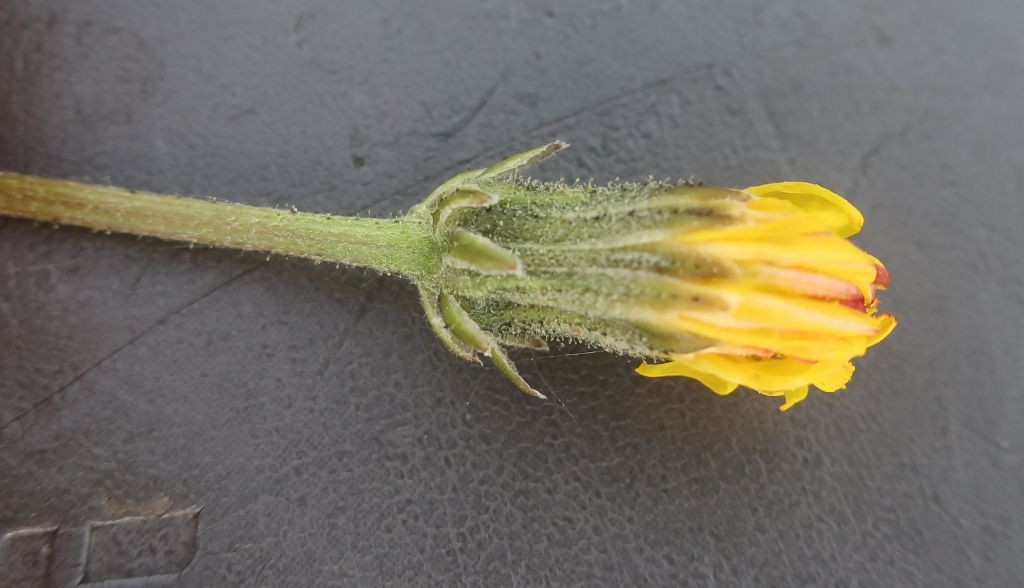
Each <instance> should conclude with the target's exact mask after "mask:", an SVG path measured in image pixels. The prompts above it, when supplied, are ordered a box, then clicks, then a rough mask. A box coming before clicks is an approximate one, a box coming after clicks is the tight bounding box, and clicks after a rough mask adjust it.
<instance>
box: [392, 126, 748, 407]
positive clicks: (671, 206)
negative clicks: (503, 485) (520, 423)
mask: <svg viewBox="0 0 1024 588" xmlns="http://www.w3.org/2000/svg"><path fill="white" fill-rule="evenodd" d="M566 146H567V145H566V144H565V143H562V142H554V143H550V144H548V145H545V146H543V147H538V148H536V149H531V150H529V151H525V152H523V153H520V154H517V155H513V156H512V157H509V158H507V159H505V160H503V161H501V162H499V163H497V164H495V165H492V166H491V167H488V168H482V169H476V170H471V171H467V172H464V173H462V174H459V175H457V176H455V177H454V178H452V179H451V180H449V181H447V182H445V183H444V184H443V185H442V186H441V187H439V188H438V189H437V190H435V191H434V192H433V193H432V194H431V195H430V196H429V197H428V198H427V199H426V200H425V201H424V202H423V203H421V204H420V205H418V206H416V207H415V208H413V209H412V210H411V211H410V212H409V215H408V217H407V218H408V219H410V220H418V221H420V222H425V223H430V224H431V226H432V227H433V232H432V234H433V238H434V242H435V245H436V247H437V249H438V255H437V259H438V260H439V261H438V267H437V268H436V271H435V272H433V273H426V274H424V275H421V276H420V277H419V278H418V279H417V285H418V287H419V290H420V297H421V299H422V301H423V307H424V309H425V310H426V314H427V318H428V321H429V322H430V325H431V327H432V328H433V329H434V332H435V333H436V334H437V336H438V337H439V338H440V339H441V341H442V342H443V343H444V344H445V346H447V347H448V349H450V350H451V351H452V352H453V353H454V354H456V355H457V356H459V357H461V358H463V359H467V360H470V361H479V359H478V356H479V355H483V356H485V357H488V358H490V360H491V361H492V362H493V363H494V364H495V365H496V366H497V367H498V368H499V369H500V370H501V371H502V372H503V373H504V374H505V375H506V376H507V377H508V378H509V379H510V380H511V381H512V382H513V383H515V385H516V386H517V387H519V389H520V390H523V391H524V392H526V393H528V394H532V395H535V396H540V393H539V392H537V390H535V389H534V388H532V387H531V386H530V385H529V384H527V383H526V382H525V381H524V380H523V378H522V377H521V376H520V375H519V373H518V372H517V370H516V368H515V365H514V364H513V363H512V362H511V360H510V359H509V357H508V355H507V354H506V352H505V349H504V348H505V347H506V346H515V347H528V348H533V349H545V348H546V347H547V344H546V341H549V340H558V341H570V342H580V343H586V344H590V345H593V346H596V347H599V348H602V349H605V350H608V351H612V352H617V353H622V354H626V355H629V356H633V357H638V358H669V357H671V356H672V355H673V354H683V353H690V352H693V351H697V350H700V349H703V348H705V347H707V346H709V345H710V344H711V343H712V342H711V341H709V340H707V339H705V338H703V337H699V336H696V335H692V334H689V333H686V332H683V331H680V330H679V329H674V328H669V327H667V326H666V327H663V326H662V325H661V324H660V323H661V322H662V321H661V320H660V317H661V316H663V315H664V312H665V311H666V310H668V309H669V308H672V309H680V308H691V309H693V308H702V307H706V308H708V309H715V308H721V307H723V306H724V301H722V300H721V299H719V298H717V297H716V296H714V295H709V294H708V293H707V292H706V291H703V290H700V289H698V288H695V287H694V286H692V284H691V283H689V282H687V281H685V280H683V279H681V278H701V277H715V276H720V275H724V274H726V273H727V272H728V271H729V269H728V268H727V267H725V266H722V265H721V264H719V263H717V262H716V261H715V260H714V259H710V258H706V257H703V256H701V255H699V254H696V253H693V252H690V251H687V250H686V249H685V248H684V247H682V246H677V245H674V244H673V243H672V236H673V235H675V234H678V233H679V232H680V231H693V230H698V229H703V228H714V227H719V226H727V225H729V224H732V223H735V222H736V219H737V216H738V214H739V213H740V210H739V208H738V205H741V204H742V203H743V202H745V201H746V200H747V199H748V198H749V197H748V196H747V195H746V194H744V193H743V192H740V191H736V190H729V189H725V188H717V187H704V186H698V185H694V184H692V183H678V184H672V183H663V182H648V183H644V184H638V183H616V184H610V185H608V186H601V187H597V186H593V185H591V184H586V185H584V184H575V185H567V184H564V183H560V182H559V183H544V182H539V181H536V180H528V179H526V180H524V179H520V178H519V177H518V176H517V174H516V172H517V171H519V170H521V169H523V168H524V167H527V166H529V165H532V164H535V163H537V162H539V161H541V160H543V159H544V158H546V157H548V156H549V155H551V154H553V153H556V152H558V151H560V150H561V149H563V148H565V147H566Z"/></svg>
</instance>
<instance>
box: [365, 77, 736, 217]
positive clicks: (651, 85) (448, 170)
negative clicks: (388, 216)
mask: <svg viewBox="0 0 1024 588" xmlns="http://www.w3.org/2000/svg"><path fill="white" fill-rule="evenodd" d="M721 69H722V68H721V66H719V65H716V64H713V63H703V64H697V65H695V66H693V67H691V68H686V70H684V71H682V72H679V73H677V74H676V75H671V76H666V77H662V78H657V79H654V80H651V81H650V82H646V83H644V84H641V85H639V86H634V87H633V88H630V89H629V90H627V91H624V92H621V93H618V94H615V95H613V96H610V97H608V98H605V99H603V100H599V101H598V102H595V103H593V104H589V105H587V106H584V107H583V108H580V109H578V110H574V111H571V112H569V113H567V114H563V115H560V116H557V117H555V118H553V119H551V120H548V121H546V122H543V123H541V124H539V125H537V126H535V127H533V128H531V129H529V130H527V131H524V132H522V133H520V136H521V137H522V136H532V135H535V134H537V133H545V132H550V131H553V130H554V129H556V128H557V127H558V126H559V125H562V124H564V123H566V122H569V121H571V120H574V119H577V118H580V117H581V116H585V115H587V114H591V113H594V112H598V111H601V110H602V109H605V108H608V107H611V106H615V105H616V104H619V103H621V102H623V101H626V100H628V99H630V98H632V97H633V96H636V95H637V94H643V93H645V92H651V91H656V90H659V89H661V88H663V87H665V86H667V85H669V84H671V83H673V82H676V81H679V80H681V79H683V78H686V77H692V76H694V75H695V74H694V72H698V73H702V74H707V73H709V72H710V73H713V72H715V71H717V70H721ZM497 87H498V86H497V85H496V86H495V87H494V88H492V93H493V91H494V90H496V89H497ZM481 104H482V105H481V106H480V109H481V110H482V109H483V106H485V105H486V100H485V101H484V102H482V103H481ZM467 126H468V123H467ZM514 145H515V143H514V142H510V143H503V144H501V145H499V146H497V147H494V148H492V149H488V150H485V151H482V152H478V153H476V154H474V155H471V156H469V157H466V158H463V159H460V160H458V161H456V162H455V163H452V164H450V165H448V166H447V167H445V168H443V169H442V170H441V171H439V172H431V173H429V174H427V175H424V176H421V177H420V178H419V179H417V180H415V181H414V182H412V183H411V184H409V185H408V186H406V187H404V188H401V189H399V190H397V191H396V192H393V193H392V194H390V195H388V196H384V197H382V198H378V199H377V200H374V201H372V202H370V203H368V204H366V205H365V206H364V207H363V209H362V210H364V211H366V210H369V209H370V208H372V207H374V206H377V205H378V204H380V203H382V202H387V201H388V200H392V199H394V198H398V197H401V196H403V195H405V194H408V193H410V192H413V191H416V190H418V189H419V188H420V187H421V186H422V185H423V184H425V183H427V182H431V181H433V182H434V183H440V182H441V181H443V180H442V178H443V179H447V178H448V177H450V176H451V175H453V174H454V173H456V172H458V171H462V170H463V169H466V166H468V165H469V164H470V163H472V162H473V161H477V160H480V159H484V158H487V157H499V156H500V155H502V154H505V155H507V152H508V151H509V150H510V149H512V148H513V146H514Z"/></svg>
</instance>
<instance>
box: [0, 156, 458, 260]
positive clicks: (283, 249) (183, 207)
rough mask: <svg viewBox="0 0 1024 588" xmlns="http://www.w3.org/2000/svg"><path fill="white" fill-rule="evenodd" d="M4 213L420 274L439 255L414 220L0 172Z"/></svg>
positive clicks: (422, 225) (425, 229) (426, 228)
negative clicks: (311, 211)
mask: <svg viewBox="0 0 1024 588" xmlns="http://www.w3.org/2000/svg"><path fill="white" fill-rule="evenodd" d="M0 215H8V216H14V217H20V218H26V219H32V220H36V221H43V222H51V223H58V224H67V225H76V226H80V227H87V228H90V229H95V230H100V231H111V232H117V233H129V234H132V235H143V236H147V237H158V238H161V239H169V240H173V241H185V242H189V243H195V244H200V245H210V246H213V247H227V248H231V249H244V250H250V251H266V252H270V253H277V254H280V255H291V256H297V257H305V258H309V259H316V260H322V261H330V262H336V263H344V264H349V265H357V266H364V267H370V268H373V269H376V270H379V271H382V272H386V273H399V274H404V275H406V276H409V277H411V278H414V279H415V278H419V277H421V276H424V275H430V274H432V273H433V271H434V268H435V266H436V264H437V263H438V261H437V257H438V255H437V252H436V246H435V245H434V242H433V240H432V238H431V231H430V227H429V226H428V225H426V224H425V223H421V222H418V221H415V220H411V219H390V220H387V219H368V218H355V217H345V216H331V215H324V214H309V213H302V212H292V211H287V210H276V209H272V208H260V207H255V206H246V205H243V204H231V203H226V202H215V201H210V200H200V199H196V198H183V197H179V196H165V195H160V194H152V193H148V192H140V191H136V190H126V189H123V188H113V187H109V186H97V185H93V184H83V183H80V182H70V181H65V180H52V179H46V178H38V177H34V176H26V175H21V174H14V173H5V172H0Z"/></svg>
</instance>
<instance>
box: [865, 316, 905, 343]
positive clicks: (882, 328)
mask: <svg viewBox="0 0 1024 588" xmlns="http://www.w3.org/2000/svg"><path fill="white" fill-rule="evenodd" d="M876 318H877V319H878V333H876V334H875V336H873V337H871V338H870V339H868V347H871V346H872V345H877V344H878V343H880V342H881V341H882V339H885V338H886V337H888V336H889V333H892V331H893V329H895V328H896V325H898V324H899V321H898V320H896V317H894V316H893V315H891V314H880V315H878V317H876Z"/></svg>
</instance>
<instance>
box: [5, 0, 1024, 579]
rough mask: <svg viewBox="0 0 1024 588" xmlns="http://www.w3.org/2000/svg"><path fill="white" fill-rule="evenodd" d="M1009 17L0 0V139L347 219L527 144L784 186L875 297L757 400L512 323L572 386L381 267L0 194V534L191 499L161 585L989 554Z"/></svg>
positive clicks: (1008, 389)
mask: <svg viewBox="0 0 1024 588" xmlns="http://www.w3.org/2000/svg"><path fill="white" fill-rule="evenodd" d="M1022 27H1024V5H1022V4H1021V2H1020V1H1019V0H1002V1H998V0H985V1H976V2H963V1H960V0H945V1H925V0H920V1H909V0H908V1H902V2H894V1H892V0H860V1H850V0H828V1H816V2H806V3H801V2H796V1H781V2H763V1H761V0H751V1H749V2H733V1H727V2H712V1H709V2H705V3H697V2H672V1H667V0H665V1H655V0H618V1H611V0H608V1H600V2H589V1H583V0H578V1H572V2H558V3H548V2H541V1H531V2H510V1H508V0H491V1H478V0H444V1H430V2H426V1H424V2H401V1H398V0H385V1H381V0H361V1H359V2H339V1H332V0H289V1H287V2H281V1H278V0H219V1H217V2H201V1H198V0H194V1H193V0H188V1H185V0H176V1H164V2H155V1H144V0H79V1H76V2H60V1H57V0H52V1H33V2H26V1H22V0H15V1H13V2H12V1H11V0H5V1H4V2H3V4H2V5H0V169H7V170H13V171H19V172H26V173H34V174H42V175H49V176H57V177H64V178H77V179H90V180H94V181H101V182H110V183H113V184H115V185H122V186H129V187H135V188H140V189H148V190H154V191H159V192H171V193H184V194H197V195H215V196H219V197H223V198H226V199H230V200H235V201H239V202H246V203H251V204H261V205H277V206H283V205H289V204H292V205H295V206H297V207H299V208H301V209H303V210H309V211H323V212H332V213H338V214H356V213H358V214H375V215H394V214H397V213H400V212H402V211H403V210H405V209H406V208H408V207H409V206H411V205H412V204H414V203H415V202H417V201H418V200H419V199H420V198H422V197H423V196H424V195H425V194H426V193H427V192H429V191H430V190H431V189H432V188H433V187H434V186H435V185H436V184H438V183H440V182H441V181H442V180H444V179H445V178H446V177H448V176H449V175H451V174H453V173H454V172H457V171H459V170H461V169H463V168H465V167H467V166H470V165H476V164H483V163H488V162H490V161H493V160H494V159H495V158H497V157H500V156H502V155H505V154H508V153H509V152H511V151H514V150H517V149H520V148H525V147H529V146H532V145H534V144H538V143H542V142H544V141H547V140H550V139H553V138H563V139H566V140H569V141H570V142H572V143H573V144H574V147H573V148H572V149H571V150H570V151H568V152H567V153H566V154H564V155H562V156H559V157H558V158H556V159H555V160H553V161H551V162H550V163H549V164H547V165H546V166H545V167H544V168H543V170H542V171H541V173H542V174H544V175H546V176H548V177H558V176H560V175H565V176H569V177H572V176H584V177H586V176H596V177H597V178H598V179H601V180H607V179H610V178H613V177H615V176H622V177H632V178H636V177H645V176H647V175H648V174H654V175H657V176H675V177H686V176H689V175H690V174H691V173H692V174H696V175H697V177H698V178H700V179H703V180H705V181H708V182H712V183H720V184H726V185H736V186H744V185H747V184H751V183H761V182H766V181H773V180H778V179H788V178H798V179H806V180H811V181H816V182H819V183H822V184H825V185H827V186H830V187H833V188H835V189H836V190H837V191H840V192H842V193H844V194H846V195H848V196H849V197H850V198H851V199H852V200H853V201H854V202H856V203H857V204H858V206H860V207H861V208H862V210H863V211H864V212H865V214H866V216H867V218H868V224H867V227H866V230H865V232H864V233H863V234H862V235H861V236H860V237H858V242H859V243H860V244H862V245H863V246H864V247H866V248H867V249H869V250H870V251H872V252H874V253H876V254H877V255H879V256H880V257H882V258H883V259H884V260H885V261H886V262H887V263H888V264H889V267H890V268H891V270H892V271H893V274H894V281H893V288H892V290H891V291H890V292H888V293H887V294H886V295H885V298H884V305H885V307H886V308H887V309H889V310H892V311H893V312H895V313H897V314H898V315H899V316H900V317H901V319H902V325H901V326H900V328H899V329H898V330H897V331H896V333H895V334H894V335H893V336H892V337H891V338H890V339H889V340H888V341H886V342H885V343H884V344H883V345H881V346H880V347H878V348H876V349H875V350H873V353H871V354H870V355H869V356H868V357H866V358H864V359H862V360H860V361H859V362H858V372H857V375H856V376H855V378H854V380H853V382H852V385H851V386H850V387H849V389H847V390H846V391H844V392H842V393H839V394H836V395H824V394H815V395H812V397H811V398H810V399H809V400H808V401H807V402H805V403H803V404H801V405H799V406H798V407H796V408H795V409H794V410H792V411H790V412H789V413H787V414H781V413H779V412H778V411H777V410H776V407H777V406H778V402H777V401H776V400H775V399H768V398H764V397H759V396H757V395H755V394H753V393H750V392H743V391H741V392H738V393H736V394H734V395H733V396H730V397H727V398H718V397H715V396H714V395H713V394H712V393H710V392H708V391H706V390H704V389H702V388H701V387H700V386H699V385H696V384H694V383H691V382H689V381H685V380H682V379H667V380H659V381H647V380H644V379H642V378H640V377H639V376H636V375H634V374H633V373H632V371H631V368H632V367H633V365H634V364H633V363H632V362H630V361H626V360H621V359H618V358H614V357H611V356H606V355H603V354H599V355H582V356H578V357H563V358H551V359H540V358H539V357H534V356H530V355H528V354H527V355H520V356H519V359H520V364H521V365H522V366H523V371H524V372H525V374H526V376H527V377H528V379H530V380H531V381H534V382H536V383H538V384H539V385H541V386H542V387H543V388H544V389H545V390H548V391H550V392H552V393H554V394H555V395H557V396H558V397H559V398H561V399H562V400H563V401H564V403H565V408H561V407H560V406H559V405H558V404H556V403H554V402H548V403H544V402H538V401H535V400H533V399H530V398H528V397H526V396H525V395H523V394H521V393H519V392H517V391H515V390H514V389H513V388H512V387H511V386H510V385H509V384H508V383H507V382H505V381H504V380H503V378H502V377H501V376H500V375H499V374H498V373H497V372H496V371H495V370H493V369H484V368H478V367H473V366H470V365H468V364H464V363H460V362H459V361H458V360H456V359H454V358H453V357H451V356H450V355H449V354H448V353H447V352H446V351H445V350H444V349H443V348H442V346H441V345H440V344H439V343H438V342H437V341H435V339H434V337H433V335H432V334H431V332H430V330H429V329H428V327H427V326H426V324H425V323H424V321H423V320H422V317H421V314H420V311H419V308H418V303H417V301H416V296H415V292H414V290H413V289H412V288H411V287H410V286H408V285H407V284H404V283H401V282H399V281H398V280H395V279H385V278H380V277H376V276H374V275H373V274H372V273H370V272H366V271H359V270H355V271H352V270H344V269H342V270H336V269H334V268H332V267H326V266H319V267H317V266H314V265H312V264H310V263H305V262H301V261H291V260H286V259H272V260H271V261H269V262H267V261H265V259H264V256H261V255H254V254H238V253H234V252H223V251H211V250H199V249H197V250H189V249H188V248H185V247H182V246H179V245H175V244H168V243H162V242H157V241H153V240H142V241H140V240H137V239H134V238H130V237H123V236H103V235H94V234H91V233H89V232H88V231H83V230H77V229H60V230H53V229H52V228H50V227H41V226H34V225H33V224H32V223H29V222H23V221H13V220H0V423H2V424H3V428H2V433H0V534H2V533H3V532H5V531H8V530H12V529H20V528H24V527H32V526H46V525H59V526H60V529H61V532H62V533H64V532H68V533H70V532H71V531H68V530H70V529H75V528H81V527H82V526H83V525H85V524H87V523H89V522H90V521H102V520H108V519H111V518H115V517H118V516H122V515H125V514H147V513H149V514H152V513H160V512H164V511H167V510H170V511H180V510H188V509H194V508H197V507H199V508H202V511H201V514H200V515H199V523H198V524H199V536H198V551H197V552H196V554H195V558H194V560H193V561H192V562H191V564H190V565H189V566H188V567H187V568H186V570H185V571H184V572H183V573H182V574H181V575H180V577H177V578H173V577H172V578H171V579H170V580H168V582H170V583H175V582H176V583H178V584H180V585H183V586H235V585H245V586H249V585H265V586H286V585H287V586H355V585H399V586H400V585H472V586H482V585H491V586H494V585H520V586H527V585H547V584H559V585H562V584H566V585H573V584H574V585H585V586H595V585H632V584H640V585H679V584H692V585H721V586H732V585H765V586H782V585H814V586H823V585H837V586H848V585H862V586H955V585H975V586H1010V585H1019V584H1020V583H1021V582H1022V580H1024V558H1022V557H1021V554H1022V553H1024V470H1022V465H1024V464H1022V458H1024V428H1022V424H1024V403H1022V392H1021V383H1020V375H1019V374H1020V370H1021V367H1022V365H1024V355H1022V352H1021V344H1020V336H1021V333H1022V331H1024V318H1022V317H1024V314H1022V312H1021V311H1022V302H1024V271H1022V270H1024V261H1022V258H1021V253H1022V252H1024V238H1022V236H1021V230H1020V227H1021V224H1022V222H1024V200H1022V198H1024V196H1022V192H1024V36H1022V35H1021V34H1020V31H1021V29H1022ZM54 565H55V566H56V565H62V566H65V567H67V566H69V565H72V564H69V563H68V562H66V561H63V560H62V561H61V562H56V563H54ZM62 573H64V575H65V576H67V570H65V571H64V572H62ZM58 575H59V574H58ZM55 577H56V576H55ZM62 577H63V576H62ZM68 577H71V576H68ZM164 580H167V578H164ZM55 581H56V580H55ZM149 581H150V582H153V581H154V580H152V579H151V580H149Z"/></svg>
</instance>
